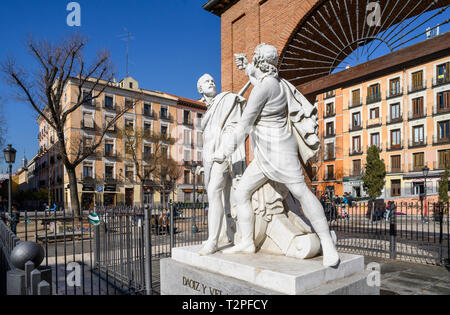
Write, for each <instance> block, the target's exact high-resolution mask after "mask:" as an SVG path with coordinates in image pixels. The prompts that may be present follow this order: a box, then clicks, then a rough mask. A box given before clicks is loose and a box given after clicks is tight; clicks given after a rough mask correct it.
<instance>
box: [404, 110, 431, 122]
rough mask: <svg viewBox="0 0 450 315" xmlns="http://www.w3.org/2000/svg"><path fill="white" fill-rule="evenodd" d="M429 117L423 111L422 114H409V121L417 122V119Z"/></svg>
mask: <svg viewBox="0 0 450 315" xmlns="http://www.w3.org/2000/svg"><path fill="white" fill-rule="evenodd" d="M425 117H427V114H426V112H425V111H421V112H409V114H408V120H409V121H411V120H416V119H422V118H425Z"/></svg>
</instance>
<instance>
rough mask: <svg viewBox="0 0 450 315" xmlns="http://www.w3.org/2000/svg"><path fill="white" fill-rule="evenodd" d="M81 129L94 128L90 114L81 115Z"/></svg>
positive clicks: (92, 116)
mask: <svg viewBox="0 0 450 315" xmlns="http://www.w3.org/2000/svg"><path fill="white" fill-rule="evenodd" d="M83 127H84V128H89V129H93V128H94V114H93V113H90V112H84V113H83Z"/></svg>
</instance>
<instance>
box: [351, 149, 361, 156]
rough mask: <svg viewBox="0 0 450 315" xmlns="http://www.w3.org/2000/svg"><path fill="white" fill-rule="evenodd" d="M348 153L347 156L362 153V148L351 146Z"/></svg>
mask: <svg viewBox="0 0 450 315" xmlns="http://www.w3.org/2000/svg"><path fill="white" fill-rule="evenodd" d="M348 155H349V156H358V155H363V150H362V148H353V149H350V151H349V153H348Z"/></svg>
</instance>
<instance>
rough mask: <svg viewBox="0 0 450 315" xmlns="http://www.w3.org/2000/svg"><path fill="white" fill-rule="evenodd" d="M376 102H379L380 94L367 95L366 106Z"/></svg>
mask: <svg viewBox="0 0 450 315" xmlns="http://www.w3.org/2000/svg"><path fill="white" fill-rule="evenodd" d="M377 102H381V93H375V94H373V95H367V97H366V104H367V105H369V104H373V103H377Z"/></svg>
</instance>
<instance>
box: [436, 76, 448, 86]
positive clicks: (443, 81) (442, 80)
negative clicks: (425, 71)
mask: <svg viewBox="0 0 450 315" xmlns="http://www.w3.org/2000/svg"><path fill="white" fill-rule="evenodd" d="M444 84H450V75H449V74H447V75H443V76H439V77H435V78H433V87H438V86H441V85H444Z"/></svg>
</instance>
